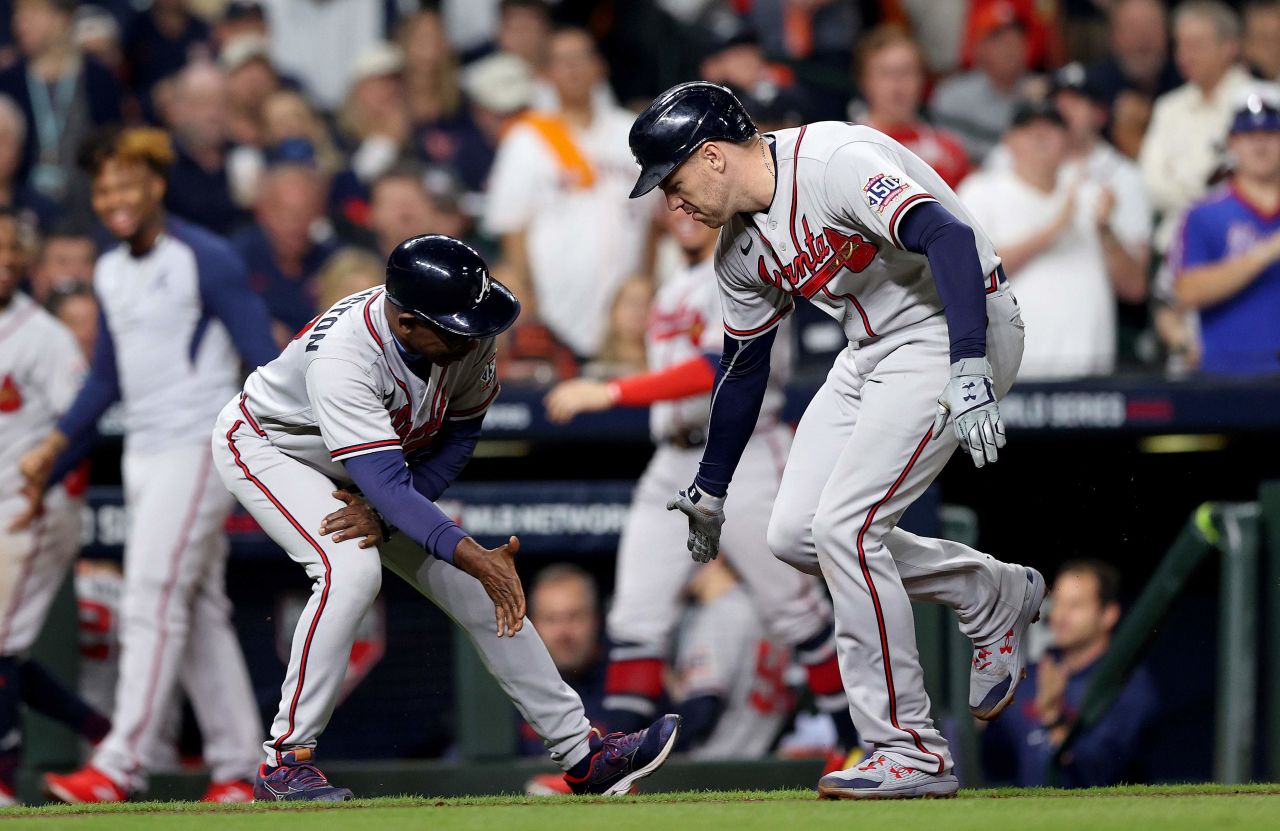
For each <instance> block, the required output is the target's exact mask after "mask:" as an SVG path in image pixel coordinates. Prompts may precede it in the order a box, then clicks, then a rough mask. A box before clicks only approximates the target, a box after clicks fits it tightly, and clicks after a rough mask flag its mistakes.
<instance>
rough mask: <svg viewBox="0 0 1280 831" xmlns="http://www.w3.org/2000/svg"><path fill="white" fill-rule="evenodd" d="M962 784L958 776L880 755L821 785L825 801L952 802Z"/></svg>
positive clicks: (831, 775) (836, 775)
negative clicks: (949, 799)
mask: <svg viewBox="0 0 1280 831" xmlns="http://www.w3.org/2000/svg"><path fill="white" fill-rule="evenodd" d="M959 788H960V781H959V780H958V779H956V775H955V774H954V773H926V772H924V771H922V770H916V769H915V768H913V767H911V766H910V765H908V764H907V763H906V762H903V761H901V760H899V759H897V758H896V757H894V756H891V755H889V754H887V753H883V752H880V751H877V752H875V753H873V754H871V758H870V759H867V760H866V761H865V762H863V763H862V764H860V765H856V766H854V767H851V768H849V769H848V770H838V771H836V772H835V773H828V774H827V775H826V776H824V777H822V779H820V780H819V781H818V796H819V798H821V799H948V798H950V797H953V796H955V795H956V791H957V790H959Z"/></svg>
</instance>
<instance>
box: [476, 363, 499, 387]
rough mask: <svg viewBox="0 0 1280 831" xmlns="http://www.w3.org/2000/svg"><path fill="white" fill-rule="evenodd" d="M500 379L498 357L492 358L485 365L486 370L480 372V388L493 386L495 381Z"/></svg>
mask: <svg viewBox="0 0 1280 831" xmlns="http://www.w3.org/2000/svg"><path fill="white" fill-rule="evenodd" d="M497 379H498V359H497V358H493V359H490V361H489V363H488V364H486V365H485V368H484V371H483V372H481V373H480V389H482V390H487V389H489V388H490V387H492V386H493V382H494V381H496V380H497Z"/></svg>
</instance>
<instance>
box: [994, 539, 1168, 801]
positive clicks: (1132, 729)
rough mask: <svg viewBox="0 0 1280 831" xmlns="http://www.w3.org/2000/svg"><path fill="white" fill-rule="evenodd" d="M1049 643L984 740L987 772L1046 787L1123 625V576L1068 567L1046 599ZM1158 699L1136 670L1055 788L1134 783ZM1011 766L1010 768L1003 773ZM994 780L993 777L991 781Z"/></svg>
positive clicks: (1087, 564)
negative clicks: (1053, 760) (1052, 764)
mask: <svg viewBox="0 0 1280 831" xmlns="http://www.w3.org/2000/svg"><path fill="white" fill-rule="evenodd" d="M1050 596H1051V597H1052V602H1051V603H1050V605H1049V630H1050V632H1051V633H1052V635H1053V646H1052V648H1050V650H1049V651H1048V652H1047V653H1046V654H1045V656H1044V657H1043V658H1042V659H1041V660H1040V663H1039V664H1038V665H1037V666H1035V667H1029V668H1028V673H1027V678H1026V680H1024V681H1023V682H1022V686H1021V687H1019V689H1018V700H1017V702H1016V703H1015V704H1014V706H1012V707H1009V708H1008V710H1006V711H1005V713H1004V714H1003V715H1002V716H1001V717H1000V718H999V719H997V720H995V721H992V722H990V723H989V724H988V726H987V728H986V730H985V733H984V736H983V750H984V754H983V755H984V758H985V759H986V760H987V762H988V766H987V767H988V773H989V774H996V777H998V778H1005V777H1004V776H1000V774H1005V775H1007V776H1009V778H1012V780H1013V781H1014V783H1015V784H1018V785H1021V786H1039V785H1046V784H1049V782H1048V781H1047V780H1048V772H1049V761H1050V759H1051V758H1053V756H1054V754H1055V753H1057V751H1058V749H1059V748H1060V747H1061V746H1062V742H1063V740H1064V739H1066V737H1067V733H1068V731H1069V730H1070V729H1071V724H1072V722H1073V721H1075V719H1076V718H1077V716H1078V714H1079V709H1080V705H1081V703H1082V702H1083V701H1084V697H1085V694H1086V692H1087V691H1088V690H1089V688H1090V686H1091V684H1092V682H1093V680H1094V676H1095V673H1096V672H1097V669H1098V665H1099V663H1100V662H1101V660H1102V657H1103V656H1104V655H1106V654H1107V650H1109V649H1110V648H1111V633H1112V631H1114V629H1115V627H1116V623H1117V622H1118V621H1119V620H1120V573H1119V572H1118V571H1117V570H1116V568H1115V566H1113V565H1111V564H1110V563H1105V562H1102V561H1100V560H1078V561H1074V562H1069V563H1067V564H1066V565H1064V566H1063V567H1062V570H1061V571H1059V572H1058V576H1057V579H1055V580H1054V581H1053V592H1052V594H1051V595H1050ZM1158 710H1159V699H1158V694H1157V692H1156V688H1155V684H1154V683H1153V681H1152V678H1151V676H1150V674H1149V673H1148V672H1147V670H1146V669H1145V668H1143V667H1139V668H1138V669H1136V670H1135V671H1134V672H1133V673H1132V674H1131V675H1130V676H1129V680H1128V681H1127V682H1126V683H1125V685H1124V687H1123V688H1122V689H1121V691H1120V694H1119V696H1118V697H1117V698H1116V699H1115V701H1114V702H1112V704H1111V706H1110V707H1109V708H1108V709H1107V710H1106V712H1105V713H1104V714H1103V716H1102V718H1101V719H1099V720H1098V721H1097V722H1095V723H1094V724H1093V725H1092V726H1090V727H1089V728H1088V729H1086V730H1084V731H1082V732H1081V733H1080V734H1079V735H1078V736H1077V737H1076V739H1075V741H1074V742H1073V743H1072V745H1071V748H1070V750H1069V752H1068V753H1067V754H1066V755H1065V757H1064V758H1063V759H1062V762H1063V765H1062V771H1061V772H1062V776H1061V779H1060V781H1059V782H1057V783H1055V784H1056V785H1058V786H1059V787H1073V788H1084V787H1094V786H1100V785H1115V784H1118V783H1120V782H1133V781H1140V780H1135V778H1134V776H1133V773H1134V771H1133V767H1134V764H1135V763H1136V762H1137V760H1138V755H1139V753H1140V752H1141V750H1142V747H1143V743H1142V739H1143V736H1144V734H1145V733H1146V732H1147V731H1148V730H1150V729H1151V727H1152V726H1153V724H1154V722H1155V719H1156V716H1157V714H1158ZM1007 767H1012V768H1013V770H1007V771H1006V770H1001V768H1007ZM996 777H993V778H996Z"/></svg>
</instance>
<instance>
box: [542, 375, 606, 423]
mask: <svg viewBox="0 0 1280 831" xmlns="http://www.w3.org/2000/svg"><path fill="white" fill-rule="evenodd" d="M542 405H543V407H545V408H546V411H547V419H548V420H549V421H550V422H551V423H552V424H564V423H565V422H567V421H570V420H572V419H573V417H574V416H576V415H578V414H579V413H598V412H600V411H601V410H607V409H609V408H610V407H612V406H613V400H612V399H611V398H610V397H609V385H608V384H606V383H604V382H603V381H594V380H592V379H590V378H573V379H571V380H569V381H562V382H561V383H559V384H556V385H555V387H553V388H552V389H551V392H549V393H547V396H546V398H544V399H542Z"/></svg>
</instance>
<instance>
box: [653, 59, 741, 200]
mask: <svg viewBox="0 0 1280 831" xmlns="http://www.w3.org/2000/svg"><path fill="white" fill-rule="evenodd" d="M756 132H758V131H757V129H756V125H755V124H754V123H753V122H752V121H751V116H749V115H747V110H746V108H745V107H743V106H742V102H741V101H739V100H738V99H737V97H736V96H734V94H733V93H732V92H730V91H729V90H728V89H727V88H725V87H722V86H720V85H719V84H711V83H707V82H706V81H694V82H693V83H688V84H678V85H676V86H674V87H672V88H671V89H669V90H667V91H666V92H664V93H662V94H661V95H659V96H658V97H657V98H655V99H653V103H652V104H650V105H649V106H647V107H645V109H644V112H642V113H640V116H639V117H638V118H637V119H636V121H635V123H634V124H632V125H631V136H630V142H631V152H632V153H633V154H634V155H635V157H636V164H638V165H640V178H639V179H637V180H636V186H635V187H634V188H632V189H631V198H632V199H635V198H636V197H637V196H643V195H644V194H646V193H648V192H649V191H651V190H653V189H654V188H656V187H657V186H658V185H659V184H661V182H662V180H663V179H665V178H667V177H668V176H669V175H671V171H673V170H675V169H676V168H677V167H679V166H680V163H681V162H683V161H684V160H685V159H687V158H689V156H691V155H693V151H695V150H697V149H698V148H699V147H701V146H702V145H703V144H704V143H705V142H708V141H714V140H717V139H722V140H727V141H746V140H747V139H749V138H751V137H752V136H754V135H755V134H756Z"/></svg>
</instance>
